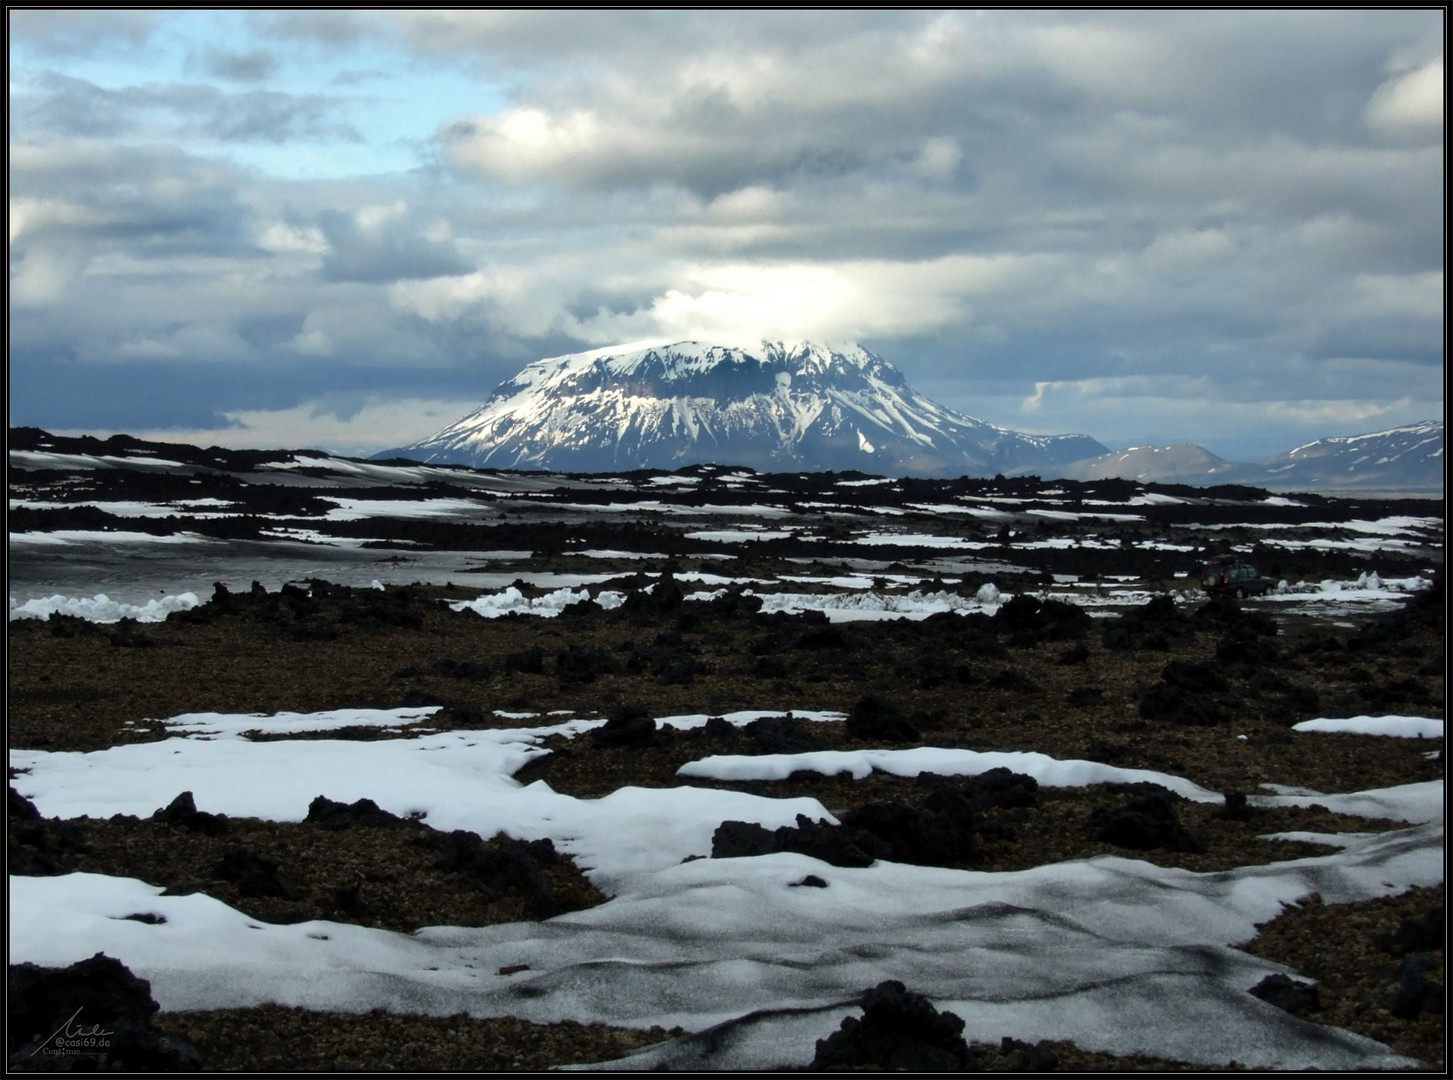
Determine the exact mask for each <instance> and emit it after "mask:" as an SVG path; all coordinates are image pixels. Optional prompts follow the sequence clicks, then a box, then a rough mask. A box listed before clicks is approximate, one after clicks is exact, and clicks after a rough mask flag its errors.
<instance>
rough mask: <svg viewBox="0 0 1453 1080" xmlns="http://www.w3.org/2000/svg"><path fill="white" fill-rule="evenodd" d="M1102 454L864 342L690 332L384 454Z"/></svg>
mask: <svg viewBox="0 0 1453 1080" xmlns="http://www.w3.org/2000/svg"><path fill="white" fill-rule="evenodd" d="M1104 452H1105V447H1104V446H1102V445H1101V444H1100V443H1098V442H1096V441H1095V440H1094V439H1091V438H1089V437H1088V436H1085V435H1052V436H1037V435H1024V434H1021V433H1019V432H1015V431H1009V430H1007V429H1005V428H1000V427H995V426H994V425H992V424H987V423H985V422H983V421H982V420H976V419H974V418H973V417H970V416H965V415H963V414H961V413H957V412H953V411H952V410H949V409H945V408H943V407H942V406H940V405H936V404H934V403H933V402H932V401H929V400H928V399H927V398H925V397H923V396H922V395H921V394H918V393H916V392H915V391H914V390H913V389H912V388H911V387H909V385H908V384H907V382H906V381H905V380H904V378H903V375H902V373H901V372H900V371H899V370H898V369H897V368H895V367H894V366H893V365H892V364H890V363H888V362H887V361H886V360H883V359H882V358H881V357H878V356H875V355H874V354H873V353H870V352H868V351H867V350H866V349H863V348H859V347H857V346H851V347H846V348H844V349H842V350H841V351H839V350H835V349H830V348H826V347H824V346H821V345H813V344H800V345H786V344H782V343H777V342H763V343H762V345H761V347H760V348H757V349H753V350H747V349H741V348H731V347H726V346H719V345H710V344H704V343H701V342H695V341H683V342H678V343H676V344H674V345H660V346H652V347H631V346H624V347H619V348H613V349H598V350H595V351H593V352H585V353H574V354H571V355H568V356H557V357H553V358H551V359H548V360H539V361H536V362H535V363H533V364H530V365H528V366H527V367H525V368H524V369H523V370H522V371H521V372H520V373H519V374H518V375H516V376H515V377H514V378H512V379H509V380H508V381H506V382H504V383H502V384H500V386H499V387H498V388H496V390H495V391H494V393H493V395H491V397H490V399H489V400H488V401H487V402H485V404H484V406H483V407H482V408H481V409H479V410H478V411H477V412H474V413H471V414H470V415H469V416H466V417H465V418H464V419H462V420H460V421H459V422H458V423H455V424H452V425H450V426H449V427H447V428H445V429H444V430H443V431H441V432H439V433H438V434H436V435H433V436H431V437H430V438H427V439H424V440H423V441H422V442H417V443H413V444H412V445H409V446H405V447H401V448H399V449H396V450H388V451H385V452H384V453H382V454H380V455H378V456H379V457H407V458H412V459H414V460H417V461H425V462H439V463H450V464H460V465H472V466H475V467H489V468H503V469H551V470H556V471H562V472H612V471H621V470H628V469H645V468H654V469H676V468H679V467H681V466H684V465H691V464H704V463H708V462H717V463H720V464H731V465H745V466H748V467H751V468H754V469H757V470H759V471H764V472H771V471H776V472H782V471H792V470H804V471H812V472H816V471H822V470H829V469H830V470H835V471H841V470H847V469H859V470H862V471H863V472H871V473H876V474H879V475H890V476H903V475H912V476H960V475H964V474H975V475H993V474H995V473H999V472H1006V471H1008V470H1011V469H1014V468H1018V467H1030V468H1033V467H1035V466H1040V465H1053V464H1058V463H1062V462H1069V461H1075V460H1078V459H1080V458H1086V457H1092V456H1095V455H1097V454H1103V453H1104Z"/></svg>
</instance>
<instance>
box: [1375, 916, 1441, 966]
mask: <svg viewBox="0 0 1453 1080" xmlns="http://www.w3.org/2000/svg"><path fill="white" fill-rule="evenodd" d="M1446 929H1447V927H1446V923H1445V921H1444V916H1443V908H1442V906H1441V905H1440V906H1438V907H1435V908H1433V909H1432V910H1430V911H1426V912H1424V913H1423V914H1422V915H1418V916H1415V917H1414V918H1411V919H1404V920H1403V921H1402V922H1401V923H1399V924H1398V928H1397V929H1396V930H1394V931H1393V932H1392V933H1390V934H1379V935H1378V937H1377V938H1376V939H1375V940H1374V944H1375V945H1376V946H1377V947H1378V948H1379V949H1381V950H1382V951H1383V952H1390V953H1392V954H1393V955H1394V956H1404V955H1406V954H1408V953H1413V952H1429V951H1431V950H1433V949H1438V948H1442V947H1443V944H1444V935H1445V933H1446Z"/></svg>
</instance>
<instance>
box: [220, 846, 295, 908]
mask: <svg viewBox="0 0 1453 1080" xmlns="http://www.w3.org/2000/svg"><path fill="white" fill-rule="evenodd" d="M213 873H214V874H216V875H217V876H218V877H219V878H221V879H222V880H223V881H230V882H232V883H233V884H234V885H236V886H237V891H238V892H240V893H241V894H242V895H243V896H280V897H282V898H283V899H284V900H296V899H297V898H298V891H297V890H296V889H295V888H293V886H292V885H291V884H289V883H288V882H287V881H285V880H283V878H282V877H280V876H279V874H278V865H277V863H275V862H273V861H272V860H271V859H266V858H263V857H262V856H261V855H259V854H258V853H257V852H256V851H253V850H252V848H250V847H233V848H229V849H228V850H227V851H226V852H224V853H223V855H222V858H221V859H219V860H218V862H217V866H216V868H215V869H214V870H213Z"/></svg>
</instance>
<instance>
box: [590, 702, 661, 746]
mask: <svg viewBox="0 0 1453 1080" xmlns="http://www.w3.org/2000/svg"><path fill="white" fill-rule="evenodd" d="M590 740H591V742H592V743H593V744H594V745H595V746H598V747H602V748H606V747H613V746H638V747H647V746H663V745H666V744H667V743H669V742H670V741H671V736H670V734H669V733H668V732H666V731H664V730H662V729H661V728H660V727H658V726H657V724H656V721H655V720H654V719H653V718H652V716H651V714H650V713H649V712H647V711H646V709H645V708H644V707H643V706H640V705H622V706H621V707H620V708H618V709H617V710H616V711H615V713H614V714H612V716H611V718H610V719H609V720H607V721H606V722H605V726H604V727H600V728H596V729H595V731H593V732H592V733H591V736H590Z"/></svg>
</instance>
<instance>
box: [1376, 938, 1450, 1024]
mask: <svg viewBox="0 0 1453 1080" xmlns="http://www.w3.org/2000/svg"><path fill="white" fill-rule="evenodd" d="M1435 970H1439V969H1438V968H1437V967H1436V965H1434V963H1433V958H1432V956H1430V955H1429V954H1428V953H1425V952H1418V953H1412V954H1411V955H1410V956H1408V957H1407V958H1406V959H1405V960H1403V966H1402V968H1401V970H1399V971H1398V988H1397V992H1396V993H1395V994H1393V997H1392V1000H1391V1001H1390V1002H1388V1006H1387V1011H1388V1012H1390V1013H1392V1014H1393V1015H1394V1016H1396V1017H1398V1019H1400V1020H1416V1019H1417V1018H1418V1016H1419V1015H1421V1014H1422V1013H1425V1012H1426V1013H1433V1014H1435V1015H1440V1016H1441V1015H1442V1014H1443V1013H1444V1012H1445V1010H1446V1009H1447V1002H1446V997H1445V994H1444V990H1443V984H1442V983H1438V982H1434V981H1432V980H1431V979H1429V978H1428V975H1429V973H1430V972H1433V971H1435Z"/></svg>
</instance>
